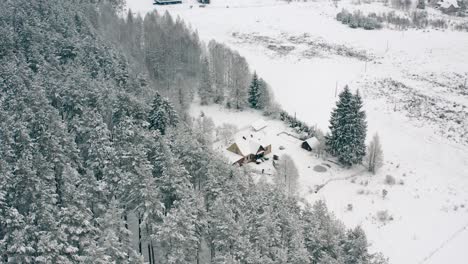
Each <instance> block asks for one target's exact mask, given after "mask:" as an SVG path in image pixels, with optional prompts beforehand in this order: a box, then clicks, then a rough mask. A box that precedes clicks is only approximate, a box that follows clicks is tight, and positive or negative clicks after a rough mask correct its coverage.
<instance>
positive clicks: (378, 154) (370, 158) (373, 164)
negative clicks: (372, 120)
mask: <svg viewBox="0 0 468 264" xmlns="http://www.w3.org/2000/svg"><path fill="white" fill-rule="evenodd" d="M365 163H366V166H367V169H368V170H369V172H372V173H373V174H375V173H376V172H377V170H378V169H379V168H380V167H382V165H383V151H382V146H381V144H380V139H379V135H378V134H377V133H375V134H374V137H372V141H371V142H370V143H369V146H367V155H366V157H365Z"/></svg>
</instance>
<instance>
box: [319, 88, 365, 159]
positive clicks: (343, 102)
mask: <svg viewBox="0 0 468 264" xmlns="http://www.w3.org/2000/svg"><path fill="white" fill-rule="evenodd" d="M329 128H330V135H328V136H327V138H326V145H327V150H328V151H329V152H330V153H331V154H332V155H333V156H336V157H338V160H339V161H340V162H341V163H342V164H344V165H346V166H351V165H353V164H359V163H361V162H362V159H363V157H364V156H365V154H366V153H365V150H366V146H365V139H366V133H367V123H366V114H365V112H364V110H362V99H361V96H360V94H359V92H356V94H355V95H353V94H352V93H351V91H350V90H349V87H348V86H346V87H345V88H344V90H343V92H341V93H340V95H339V99H338V102H337V103H336V107H335V109H333V111H332V114H331V118H330V126H329Z"/></svg>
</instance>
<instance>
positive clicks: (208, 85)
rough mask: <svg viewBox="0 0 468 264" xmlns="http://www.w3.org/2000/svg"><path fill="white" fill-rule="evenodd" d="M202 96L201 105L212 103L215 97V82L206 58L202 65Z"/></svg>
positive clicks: (199, 93)
mask: <svg viewBox="0 0 468 264" xmlns="http://www.w3.org/2000/svg"><path fill="white" fill-rule="evenodd" d="M198 95H199V96H200V104H202V105H207V104H209V103H210V102H211V101H212V97H213V81H212V78H211V73H210V65H209V63H208V59H207V58H205V59H204V60H203V63H202V69H201V80H200V87H199V89H198Z"/></svg>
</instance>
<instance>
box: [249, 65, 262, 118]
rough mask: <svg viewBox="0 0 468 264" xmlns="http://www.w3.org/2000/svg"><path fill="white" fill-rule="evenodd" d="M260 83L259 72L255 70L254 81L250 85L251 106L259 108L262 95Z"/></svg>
mask: <svg viewBox="0 0 468 264" xmlns="http://www.w3.org/2000/svg"><path fill="white" fill-rule="evenodd" d="M259 86H260V84H259V80H258V76H257V72H254V74H253V77H252V81H251V83H250V87H249V98H248V100H249V105H250V107H251V108H254V109H258V108H259V99H260V98H259V97H260V87H259Z"/></svg>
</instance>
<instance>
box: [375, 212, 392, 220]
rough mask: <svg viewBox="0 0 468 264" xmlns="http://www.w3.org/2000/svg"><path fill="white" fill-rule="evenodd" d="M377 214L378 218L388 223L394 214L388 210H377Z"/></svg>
mask: <svg viewBox="0 0 468 264" xmlns="http://www.w3.org/2000/svg"><path fill="white" fill-rule="evenodd" d="M376 216H377V220H379V221H380V222H382V223H386V222H389V221H392V220H393V216H391V215H390V214H389V213H388V211H387V210H380V211H377V214H376Z"/></svg>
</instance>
